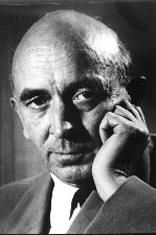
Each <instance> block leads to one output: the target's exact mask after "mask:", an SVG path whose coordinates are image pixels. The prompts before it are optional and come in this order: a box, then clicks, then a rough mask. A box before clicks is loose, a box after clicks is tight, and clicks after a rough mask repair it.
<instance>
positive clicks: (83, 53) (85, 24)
mask: <svg viewBox="0 0 156 235" xmlns="http://www.w3.org/2000/svg"><path fill="white" fill-rule="evenodd" d="M130 62H131V60H130V56H129V53H128V51H127V50H126V49H125V47H124V46H123V44H122V43H121V42H120V41H119V39H118V37H117V35H116V33H115V32H113V31H112V30H111V29H110V28H108V27H107V26H106V25H104V24H103V23H101V22H100V21H97V20H96V19H93V18H92V17H89V16H87V15H84V14H82V13H78V12H75V11H67V10H65V11H63V10H62V11H56V12H52V13H48V14H46V15H45V16H44V17H42V18H41V19H40V20H39V21H38V22H36V23H35V24H34V25H33V26H32V27H31V28H30V29H29V30H28V31H27V32H26V34H25V35H24V37H23V38H22V40H21V42H20V43H19V45H18V47H17V49H16V52H15V54H14V58H13V65H12V79H13V98H12V99H11V102H12V105H13V106H14V108H15V110H16V111H17V113H18V115H19V117H20V119H21V121H22V124H23V134H24V136H25V137H26V138H27V139H30V140H31V141H32V142H33V143H34V144H35V145H36V147H37V148H38V150H39V152H40V154H41V157H42V159H43V161H44V163H45V166H46V167H47V168H48V170H49V171H50V172H52V173H53V174H55V175H56V176H57V177H58V178H60V179H61V180H62V181H64V182H66V183H69V184H72V185H80V184H83V182H84V181H86V180H88V179H90V178H91V167H92V162H93V160H94V157H95V155H96V153H97V151H98V150H99V149H100V147H101V144H102V143H101V140H100V136H99V125H100V122H101V120H102V119H103V118H104V116H105V114H106V113H107V112H108V111H111V110H113V108H114V105H115V103H116V101H117V100H118V99H129V95H128V93H127V90H126V87H127V85H128V83H129V82H130V77H129V75H128V71H129V66H130Z"/></svg>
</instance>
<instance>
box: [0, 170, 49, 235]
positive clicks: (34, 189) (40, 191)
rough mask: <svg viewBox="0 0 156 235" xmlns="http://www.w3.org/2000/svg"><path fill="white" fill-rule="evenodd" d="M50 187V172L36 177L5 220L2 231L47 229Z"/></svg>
mask: <svg viewBox="0 0 156 235" xmlns="http://www.w3.org/2000/svg"><path fill="white" fill-rule="evenodd" d="M52 188H53V183H52V180H51V177H50V174H48V173H45V174H44V175H42V176H40V177H38V178H37V179H36V180H35V181H34V182H33V184H32V185H31V187H30V188H29V190H28V191H27V192H26V193H25V194H24V196H23V197H22V198H21V200H20V201H19V203H18V204H17V206H16V207H15V209H14V210H13V211H12V213H11V214H10V215H9V217H8V218H7V220H6V221H5V224H4V229H3V230H4V232H5V233H7V234H10V233H11V234H13V233H14V234H19V233H25V234H26V233H32V234H33V233H43V232H45V233H46V232H47V231H49V228H50V221H49V218H50V216H49V215H50V204H51V192H52Z"/></svg>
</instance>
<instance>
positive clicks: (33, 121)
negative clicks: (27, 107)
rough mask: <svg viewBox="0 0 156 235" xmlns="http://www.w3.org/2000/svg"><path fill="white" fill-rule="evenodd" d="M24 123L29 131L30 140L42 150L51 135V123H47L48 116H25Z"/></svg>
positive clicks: (23, 117)
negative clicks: (49, 124) (49, 134)
mask: <svg viewBox="0 0 156 235" xmlns="http://www.w3.org/2000/svg"><path fill="white" fill-rule="evenodd" d="M22 122H23V126H24V128H25V129H26V130H27V133H28V135H29V139H30V140H31V141H32V142H33V143H34V144H35V145H36V146H37V147H38V148H39V149H40V148H41V147H42V146H43V144H44V142H45V141H46V138H47V136H48V133H49V126H48V123H49V122H48V121H47V117H46V115H45V116H42V117H39V116H35V115H28V114H27V115H26V114H23V116H22Z"/></svg>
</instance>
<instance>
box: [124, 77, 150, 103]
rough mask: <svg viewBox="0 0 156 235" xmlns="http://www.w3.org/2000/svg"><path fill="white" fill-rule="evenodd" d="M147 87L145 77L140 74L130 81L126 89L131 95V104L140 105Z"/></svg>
mask: <svg viewBox="0 0 156 235" xmlns="http://www.w3.org/2000/svg"><path fill="white" fill-rule="evenodd" d="M146 88H147V78H146V77H144V76H140V77H138V78H136V79H134V80H132V82H130V84H129V85H128V87H127V91H128V93H129V95H130V97H131V102H132V104H135V105H136V106H140V104H141V102H142V100H143V97H144V95H145V91H146Z"/></svg>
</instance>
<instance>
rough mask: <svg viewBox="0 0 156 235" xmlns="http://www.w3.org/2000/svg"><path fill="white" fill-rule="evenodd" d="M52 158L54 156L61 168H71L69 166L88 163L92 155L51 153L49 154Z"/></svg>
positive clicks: (86, 153) (85, 153) (72, 152)
mask: <svg viewBox="0 0 156 235" xmlns="http://www.w3.org/2000/svg"><path fill="white" fill-rule="evenodd" d="M51 154H52V155H53V156H54V155H55V156H56V157H57V159H58V160H59V162H60V163H61V165H63V166H71V165H81V164H84V163H87V162H88V161H90V156H91V155H92V154H93V152H92V151H90V152H84V151H83V152H75V151H69V152H53V153H51Z"/></svg>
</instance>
